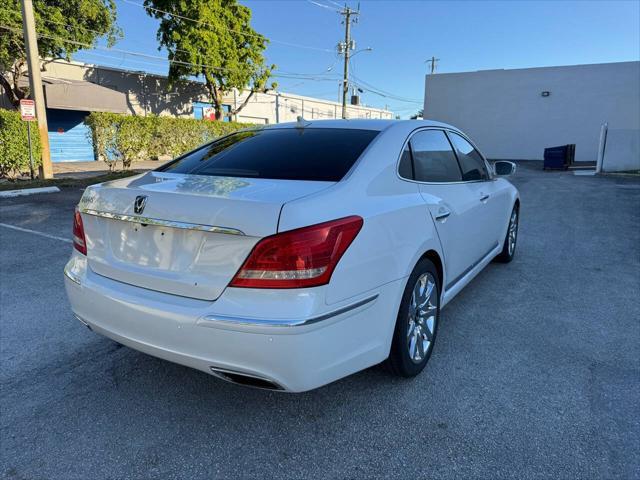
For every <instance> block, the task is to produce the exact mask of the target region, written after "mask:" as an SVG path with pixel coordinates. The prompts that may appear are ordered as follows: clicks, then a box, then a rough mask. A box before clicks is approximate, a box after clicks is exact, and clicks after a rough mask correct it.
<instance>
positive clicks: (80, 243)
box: [73, 208, 87, 255]
mask: <svg viewBox="0 0 640 480" xmlns="http://www.w3.org/2000/svg"><path fill="white" fill-rule="evenodd" d="M73 248H75V249H76V250H77V251H79V252H80V253H81V254H83V255H86V254H87V242H86V239H85V237H84V225H82V217H81V216H80V212H79V211H78V209H77V208H76V211H75V213H74V214H73Z"/></svg>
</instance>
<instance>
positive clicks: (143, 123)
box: [85, 112, 251, 169]
mask: <svg viewBox="0 0 640 480" xmlns="http://www.w3.org/2000/svg"><path fill="white" fill-rule="evenodd" d="M85 122H86V123H87V125H88V126H89V128H90V131H91V136H92V140H93V146H94V149H95V152H96V154H97V157H98V159H99V160H103V161H105V162H107V163H108V164H109V166H110V168H113V166H114V165H115V162H116V161H122V163H123V165H124V168H125V169H126V168H129V167H130V166H131V163H132V162H135V161H138V160H153V159H158V158H162V157H171V158H173V157H176V156H178V155H180V154H182V153H185V152H188V151H189V150H193V149H194V148H196V147H197V146H198V145H202V144H203V143H205V142H208V141H210V140H212V139H214V138H216V137H219V136H221V135H226V134H227V133H230V132H233V131H235V130H239V129H241V128H246V127H248V126H251V124H246V123H235V122H212V121H205V120H195V119H192V118H173V117H158V116H155V115H152V116H146V117H142V116H133V115H120V114H117V113H103V112H93V113H91V114H89V116H88V117H87V119H86V120H85Z"/></svg>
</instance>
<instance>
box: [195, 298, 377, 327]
mask: <svg viewBox="0 0 640 480" xmlns="http://www.w3.org/2000/svg"><path fill="white" fill-rule="evenodd" d="M377 298H378V294H377V293H376V294H375V295H371V296H370V297H367V298H365V299H364V300H360V301H358V302H355V303H352V304H350V305H347V306H344V307H341V308H338V309H336V310H332V311H330V312H327V313H323V314H321V315H317V316H315V317H308V318H303V319H283V320H270V319H262V318H245V317H234V316H230V315H206V316H204V317H201V318H199V319H198V321H197V323H196V324H197V325H199V326H202V327H213V328H215V327H216V326H227V327H228V326H232V325H245V326H246V325H249V326H253V327H261V326H264V327H301V326H305V325H312V324H314V323H318V322H321V321H323V320H327V319H329V318H331V317H335V316H337V315H341V314H343V313H346V312H349V311H351V310H354V309H356V308H358V307H362V306H364V305H367V304H369V303H371V302H373V301H374V300H376V299H377Z"/></svg>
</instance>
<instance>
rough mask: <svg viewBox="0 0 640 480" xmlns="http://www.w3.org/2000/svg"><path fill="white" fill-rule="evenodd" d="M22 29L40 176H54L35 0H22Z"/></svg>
mask: <svg viewBox="0 0 640 480" xmlns="http://www.w3.org/2000/svg"><path fill="white" fill-rule="evenodd" d="M22 30H23V33H24V43H25V47H26V50H27V63H28V65H29V90H30V94H31V98H33V100H35V102H36V117H37V119H38V130H39V133H40V146H41V147H42V165H41V166H40V178H53V168H52V166H51V154H50V151H49V128H48V127H47V112H46V110H45V105H44V93H43V91H42V78H41V77H40V54H39V53H38V37H37V36H36V22H35V19H34V17H33V1H32V0H22Z"/></svg>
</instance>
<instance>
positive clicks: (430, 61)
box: [425, 57, 440, 75]
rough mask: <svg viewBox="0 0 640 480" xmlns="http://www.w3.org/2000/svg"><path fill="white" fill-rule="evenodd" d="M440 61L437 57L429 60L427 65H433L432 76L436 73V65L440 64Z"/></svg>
mask: <svg viewBox="0 0 640 480" xmlns="http://www.w3.org/2000/svg"><path fill="white" fill-rule="evenodd" d="M439 61H440V59H439V58H436V57H431V58H430V59H429V60H427V61H426V62H425V63H430V64H431V72H430V73H431V75H433V74H434V73H436V63H437V62H439Z"/></svg>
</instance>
